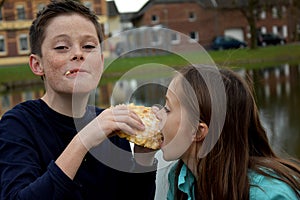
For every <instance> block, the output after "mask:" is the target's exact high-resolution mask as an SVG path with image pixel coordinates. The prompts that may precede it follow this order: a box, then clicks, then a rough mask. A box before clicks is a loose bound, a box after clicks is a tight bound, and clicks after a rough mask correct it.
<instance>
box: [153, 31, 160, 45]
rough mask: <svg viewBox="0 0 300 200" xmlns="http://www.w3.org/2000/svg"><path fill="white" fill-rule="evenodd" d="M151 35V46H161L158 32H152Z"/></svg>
mask: <svg viewBox="0 0 300 200" xmlns="http://www.w3.org/2000/svg"><path fill="white" fill-rule="evenodd" d="M151 35H152V42H151V43H152V45H153V46H157V45H159V44H161V40H160V33H159V31H158V30H153V31H152V32H151Z"/></svg>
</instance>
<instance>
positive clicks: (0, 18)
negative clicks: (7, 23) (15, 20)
mask: <svg viewBox="0 0 300 200" xmlns="http://www.w3.org/2000/svg"><path fill="white" fill-rule="evenodd" d="M1 20H3V16H2V8H0V21H1Z"/></svg>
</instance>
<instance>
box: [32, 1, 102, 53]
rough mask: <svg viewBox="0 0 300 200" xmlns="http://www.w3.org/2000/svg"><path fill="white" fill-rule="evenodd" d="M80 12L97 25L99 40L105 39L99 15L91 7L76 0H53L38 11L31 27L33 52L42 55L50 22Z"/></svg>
mask: <svg viewBox="0 0 300 200" xmlns="http://www.w3.org/2000/svg"><path fill="white" fill-rule="evenodd" d="M73 13H76V14H80V15H82V16H83V17H86V18H87V19H89V20H90V21H91V22H92V23H93V24H94V26H95V28H96V31H97V35H98V39H99V42H100V43H101V42H102V41H103V34H102V28H101V25H100V23H99V22H98V17H97V16H96V14H94V13H93V12H92V11H90V9H89V8H87V7H85V6H84V5H83V4H81V3H80V2H78V1H74V0H51V2H50V3H49V4H48V5H47V6H46V7H45V8H44V9H43V10H41V11H39V12H38V13H37V16H36V19H35V20H34V21H33V22H32V25H31V27H30V31H29V36H30V48H31V53H32V54H36V55H39V56H42V50H41V46H42V43H43V41H44V39H45V30H46V27H47V25H48V24H49V22H50V21H51V20H52V19H53V18H54V17H57V16H59V15H62V14H64V15H65V14H73Z"/></svg>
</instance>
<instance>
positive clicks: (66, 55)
mask: <svg viewBox="0 0 300 200" xmlns="http://www.w3.org/2000/svg"><path fill="white" fill-rule="evenodd" d="M36 61H37V62H38V65H39V67H40V70H41V71H42V72H43V75H44V77H45V78H44V79H45V86H46V89H47V93H48V95H51V96H55V95H57V94H72V93H74V92H75V93H76V92H77V93H88V92H90V91H91V90H93V89H94V88H95V87H97V85H98V82H99V80H100V77H101V74H102V71H103V56H102V53H101V49H100V42H99V40H98V36H97V32H96V28H95V26H94V24H93V23H92V22H91V21H89V20H88V19H86V18H84V17H83V16H81V15H78V14H72V15H59V16H57V17H55V18H53V19H52V20H51V21H50V22H49V24H48V27H47V28H46V30H45V39H44V41H43V43H42V57H37V60H36Z"/></svg>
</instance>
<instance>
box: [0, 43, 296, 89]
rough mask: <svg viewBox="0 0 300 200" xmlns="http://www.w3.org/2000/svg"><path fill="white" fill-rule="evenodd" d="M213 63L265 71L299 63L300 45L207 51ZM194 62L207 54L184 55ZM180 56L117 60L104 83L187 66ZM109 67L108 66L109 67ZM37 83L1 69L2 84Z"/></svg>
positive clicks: (20, 71) (23, 70)
mask: <svg viewBox="0 0 300 200" xmlns="http://www.w3.org/2000/svg"><path fill="white" fill-rule="evenodd" d="M208 54H209V55H210V56H211V58H212V60H213V61H214V62H215V63H216V64H217V65H220V66H229V67H234V68H263V67H267V66H274V65H278V64H282V63H286V62H289V63H300V45H296V44H291V45H284V46H270V47H264V48H258V49H255V50H251V49H239V50H223V51H208ZM181 56H183V57H184V58H188V60H189V61H190V60H195V61H193V62H197V60H198V61H199V62H201V56H204V57H206V58H205V59H206V60H207V58H208V56H207V53H204V54H203V53H202V54H201V53H199V52H196V53H195V52H194V53H186V54H184V55H181ZM181 56H178V55H174V54H172V55H163V56H148V57H134V58H118V59H116V60H114V61H113V62H110V61H109V60H107V61H106V67H107V68H106V70H105V72H104V79H116V78H118V77H119V76H120V75H122V74H123V73H125V72H127V71H128V70H130V69H132V68H134V67H136V66H140V65H143V64H147V63H159V64H162V65H167V66H170V67H181V66H184V65H186V64H188V62H187V61H186V60H185V59H183V58H182V57H181ZM108 63H109V65H108ZM33 79H36V80H38V79H39V78H38V77H36V76H34V75H33V74H32V72H31V71H30V69H29V67H28V65H26V64H24V65H22V66H7V67H5V66H1V67H0V84H1V83H5V82H14V81H23V80H33Z"/></svg>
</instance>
